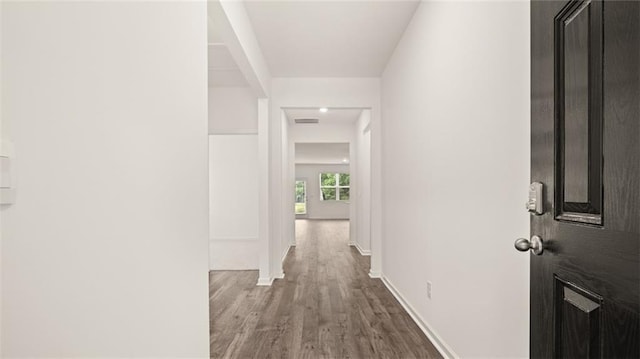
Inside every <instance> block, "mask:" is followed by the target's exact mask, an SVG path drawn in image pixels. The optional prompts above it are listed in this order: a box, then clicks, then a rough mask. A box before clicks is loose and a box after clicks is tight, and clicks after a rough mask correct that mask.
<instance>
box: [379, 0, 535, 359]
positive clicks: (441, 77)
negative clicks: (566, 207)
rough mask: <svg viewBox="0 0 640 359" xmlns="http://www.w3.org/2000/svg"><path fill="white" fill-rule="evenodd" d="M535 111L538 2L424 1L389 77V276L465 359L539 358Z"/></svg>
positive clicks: (385, 109)
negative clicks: (532, 224)
mask: <svg viewBox="0 0 640 359" xmlns="http://www.w3.org/2000/svg"><path fill="white" fill-rule="evenodd" d="M529 105H530V100H529V4H528V3H527V2H437V1H436V2H423V3H422V4H421V5H420V7H419V8H418V10H417V12H416V14H415V16H414V18H413V20H412V22H411V24H410V25H409V27H408V28H407V30H406V32H405V34H404V36H403V38H402V40H401V42H400V44H399V45H398V47H397V49H396V51H395V53H394V55H393V56H392V58H391V60H390V62H389V64H388V66H387V68H386V70H385V72H384V74H383V77H382V113H383V131H382V133H383V149H384V152H383V163H384V168H385V171H384V178H383V183H384V187H383V190H384V194H383V196H384V202H383V203H384V206H383V208H384V215H383V218H384V223H383V228H384V239H385V241H384V257H383V271H384V276H385V277H386V279H387V280H388V281H389V282H390V283H391V284H392V285H393V286H395V288H396V289H397V290H398V292H400V293H401V294H402V296H403V297H404V298H405V300H406V301H407V302H408V303H409V305H411V306H412V307H413V308H414V309H415V311H416V312H417V314H418V315H419V316H421V317H422V319H423V320H424V322H426V323H427V324H428V325H429V326H430V327H431V328H432V329H433V331H434V332H435V333H436V334H437V338H439V339H440V340H441V343H442V344H444V345H446V346H448V348H449V350H450V351H452V352H453V353H455V355H456V356H459V357H463V358H470V357H476V358H478V357H493V358H496V357H527V356H528V328H529V322H528V316H529V289H528V287H529V271H528V265H529V261H528V259H527V258H528V256H522V255H520V254H519V253H517V252H516V251H514V249H513V241H514V239H515V238H518V237H522V236H527V235H528V233H529V226H528V214H527V213H526V212H525V210H524V207H523V203H524V202H523V201H524V200H525V198H526V196H527V184H528V181H529V107H530V106H529ZM427 281H431V282H432V283H433V287H432V299H431V300H428V299H427V295H426V293H427V291H426V282H427ZM488 325H490V328H488V327H487V326H488Z"/></svg>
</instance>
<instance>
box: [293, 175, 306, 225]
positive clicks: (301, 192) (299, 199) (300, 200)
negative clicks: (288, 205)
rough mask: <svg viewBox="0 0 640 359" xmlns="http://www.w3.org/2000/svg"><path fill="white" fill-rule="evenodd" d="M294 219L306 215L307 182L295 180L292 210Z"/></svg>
mask: <svg viewBox="0 0 640 359" xmlns="http://www.w3.org/2000/svg"><path fill="white" fill-rule="evenodd" d="M294 211H295V214H296V218H299V216H306V215H307V181H306V180H304V179H296V205H295V208H294Z"/></svg>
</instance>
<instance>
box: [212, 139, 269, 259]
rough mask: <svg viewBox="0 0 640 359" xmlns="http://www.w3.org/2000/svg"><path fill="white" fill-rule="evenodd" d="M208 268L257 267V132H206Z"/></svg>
mask: <svg viewBox="0 0 640 359" xmlns="http://www.w3.org/2000/svg"><path fill="white" fill-rule="evenodd" d="M209 163H210V165H209V181H210V182H209V183H210V184H209V216H210V218H209V233H210V234H209V268H210V269H211V270H241V269H258V261H259V257H258V256H259V247H258V210H259V197H258V170H259V167H258V136H257V135H251V134H250V135H210V136H209Z"/></svg>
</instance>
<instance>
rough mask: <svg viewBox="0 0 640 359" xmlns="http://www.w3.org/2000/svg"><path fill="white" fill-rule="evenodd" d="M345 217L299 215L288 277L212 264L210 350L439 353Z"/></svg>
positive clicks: (236, 354) (222, 354) (240, 354)
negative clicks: (372, 269)
mask: <svg viewBox="0 0 640 359" xmlns="http://www.w3.org/2000/svg"><path fill="white" fill-rule="evenodd" d="M348 233H349V222H348V221H346V220H345V221H342V220H297V221H296V243H297V245H296V246H295V247H292V248H291V249H290V250H289V253H288V255H287V257H286V259H285V261H284V272H285V278H284V279H279V280H276V281H275V282H274V283H273V285H272V286H271V287H257V286H256V285H255V283H256V281H257V278H258V272H257V271H212V272H210V276H209V282H210V295H209V298H210V299H209V305H210V320H211V337H210V343H211V357H212V358H243V359H244V358H440V357H441V356H440V354H439V353H438V352H437V350H436V349H435V347H434V346H433V345H432V344H431V343H430V342H429V340H428V339H427V338H426V337H425V336H424V334H423V333H422V332H421V331H420V329H419V328H418V326H417V325H416V324H415V323H414V322H413V320H412V319H411V318H410V317H409V315H408V314H407V313H406V312H405V311H404V309H403V308H402V307H401V306H400V304H399V303H398V302H397V301H396V299H395V298H394V297H393V295H392V294H391V293H390V292H389V291H388V290H387V288H386V287H385V286H384V284H383V283H382V281H381V280H380V279H371V278H369V276H368V274H367V273H368V270H369V257H364V256H361V255H360V254H359V253H358V251H357V250H356V249H355V248H354V247H350V246H348V243H347V242H348Z"/></svg>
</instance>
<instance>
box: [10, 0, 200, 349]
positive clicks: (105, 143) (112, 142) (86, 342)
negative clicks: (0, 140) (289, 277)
mask: <svg viewBox="0 0 640 359" xmlns="http://www.w3.org/2000/svg"><path fill="white" fill-rule="evenodd" d="M206 42H207V28H206V4H205V3H200V2H162V3H160V2H153V3H148V2H2V59H1V60H2V70H1V71H2V74H3V78H2V116H3V127H4V128H3V131H6V135H7V137H8V138H9V139H10V140H11V141H12V142H13V144H14V146H15V154H16V157H15V158H16V161H15V162H14V166H15V167H14V169H15V171H14V174H15V175H16V176H17V179H16V183H17V187H16V188H17V191H18V197H17V201H16V203H15V204H14V205H12V206H10V207H7V208H3V209H2V238H3V251H2V259H1V263H2V264H1V265H2V350H3V352H2V356H3V357H7V358H11V357H203V358H204V357H207V356H208V351H209V330H208V324H209V322H208V280H207V269H208V268H207V231H208V229H207V58H206V56H207V55H206Z"/></svg>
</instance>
